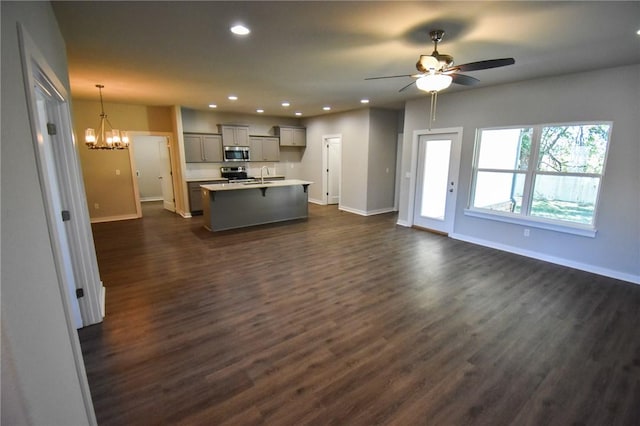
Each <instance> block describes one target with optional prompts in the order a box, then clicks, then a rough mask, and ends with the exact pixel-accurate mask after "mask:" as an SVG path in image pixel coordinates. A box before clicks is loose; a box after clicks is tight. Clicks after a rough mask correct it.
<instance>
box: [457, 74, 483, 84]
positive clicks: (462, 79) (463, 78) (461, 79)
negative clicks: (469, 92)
mask: <svg viewBox="0 0 640 426" xmlns="http://www.w3.org/2000/svg"><path fill="white" fill-rule="evenodd" d="M451 78H452V79H453V83H456V84H461V85H463V86H473V85H474V84H478V83H480V80H478V79H477V78H475V77H471V76H469V75H464V74H457V73H453V74H451Z"/></svg>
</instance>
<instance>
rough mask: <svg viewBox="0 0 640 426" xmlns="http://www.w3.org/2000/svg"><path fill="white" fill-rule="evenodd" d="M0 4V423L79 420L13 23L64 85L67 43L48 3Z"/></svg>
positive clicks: (81, 412)
mask: <svg viewBox="0 0 640 426" xmlns="http://www.w3.org/2000/svg"><path fill="white" fill-rule="evenodd" d="M0 7H1V15H2V148H1V149H2V308H1V309H2V402H3V404H2V424H36V425H84V424H88V422H89V419H88V417H87V413H86V411H85V408H84V404H83V400H82V395H81V387H80V383H79V380H78V375H77V373H76V369H75V366H74V359H73V354H72V341H71V339H70V338H69V334H68V331H67V327H66V325H65V317H64V310H63V305H62V300H61V296H60V291H59V285H58V281H57V278H56V268H55V266H54V259H53V255H52V251H51V244H50V241H49V234H48V228H47V220H46V217H45V214H44V205H43V200H42V195H41V192H40V183H39V181H38V173H37V169H36V159H35V153H34V147H33V143H32V139H31V131H30V127H29V121H28V120H29V119H28V117H29V114H28V110H27V103H26V98H25V87H24V81H23V78H22V68H21V62H20V52H19V47H18V36H17V29H16V23H17V22H21V23H22V24H23V25H24V26H25V28H26V29H27V31H28V32H29V34H30V35H31V36H32V38H33V40H34V42H35V43H36V45H38V46H39V48H40V50H41V52H42V53H43V55H44V56H45V58H46V60H47V61H48V63H49V65H51V67H52V68H53V70H54V72H55V73H56V75H57V76H58V77H59V78H60V79H61V80H62V82H63V84H64V85H65V87H66V88H67V90H68V89H69V82H68V73H67V64H66V54H65V46H64V42H63V40H62V36H61V34H60V31H59V30H58V26H57V22H56V20H55V17H54V15H53V11H52V9H51V6H50V5H49V3H44V2H38V3H35V2H24V3H13V2H4V1H3V2H1V3H0ZM75 342H76V343H77V338H76V339H75Z"/></svg>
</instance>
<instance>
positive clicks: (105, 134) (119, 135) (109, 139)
mask: <svg viewBox="0 0 640 426" xmlns="http://www.w3.org/2000/svg"><path fill="white" fill-rule="evenodd" d="M96 87H97V88H98V90H99V91H100V110H101V112H100V125H99V126H98V132H97V134H96V130H95V129H92V128H87V129H86V130H85V131H84V142H85V143H86V144H87V147H88V148H89V149H126V148H128V147H129V134H128V133H127V132H126V131H124V130H118V129H114V128H113V126H112V125H111V122H110V121H109V119H108V118H107V114H105V113H104V104H103V103H102V89H103V88H104V86H103V85H102V84H96ZM106 126H108V129H107V128H105V127H106Z"/></svg>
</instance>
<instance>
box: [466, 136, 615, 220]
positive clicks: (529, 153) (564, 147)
mask: <svg viewBox="0 0 640 426" xmlns="http://www.w3.org/2000/svg"><path fill="white" fill-rule="evenodd" d="M610 132H611V123H586V124H559V125H541V126H531V127H516V128H501V129H480V130H479V131H478V135H477V140H476V158H475V162H474V174H473V185H472V196H471V201H470V210H471V211H476V212H485V213H489V214H491V215H495V216H496V217H507V218H521V219H526V220H533V221H537V222H541V223H555V224H562V225H568V226H570V227H571V226H572V227H582V228H590V229H593V228H594V224H595V216H596V207H597V201H598V193H599V190H600V182H601V180H602V175H603V172H604V163H605V159H606V156H607V148H608V145H609V134H610Z"/></svg>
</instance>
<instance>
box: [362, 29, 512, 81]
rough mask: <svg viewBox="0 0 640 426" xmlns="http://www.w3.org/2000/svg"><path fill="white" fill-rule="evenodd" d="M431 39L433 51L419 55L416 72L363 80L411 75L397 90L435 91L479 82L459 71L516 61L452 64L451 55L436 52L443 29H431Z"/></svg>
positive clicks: (501, 65) (494, 60) (494, 66)
mask: <svg viewBox="0 0 640 426" xmlns="http://www.w3.org/2000/svg"><path fill="white" fill-rule="evenodd" d="M429 36H430V37H431V40H432V41H433V45H434V47H433V52H432V53H431V55H420V58H418V62H417V63H416V69H417V70H418V74H403V75H389V76H384V77H369V78H365V80H379V79H383V78H399V77H413V78H415V79H416V80H414V81H412V82H411V83H409V84H407V85H406V86H404V87H403V88H401V89H400V90H399V92H402V91H404V90H406V89H408V88H409V87H411V86H412V85H414V84H415V85H416V86H417V87H418V89H420V90H424V91H425V92H430V93H437V92H439V91H440V90H443V89H446V88H447V87H449V86H450V85H451V83H455V84H460V85H463V86H473V85H474V84H477V83H479V82H480V80H478V79H477V78H475V77H471V76H468V75H465V74H460V72H469V71H479V70H486V69H490V68H499V67H504V66H507V65H513V64H515V63H516V61H515V59H513V58H502V59H488V60H484V61H478V62H469V63H467V64H462V65H454V63H453V56H451V55H446V54H442V53H439V52H438V43H440V42H441V41H442V37H443V36H444V30H433V31H431V32H429Z"/></svg>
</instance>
